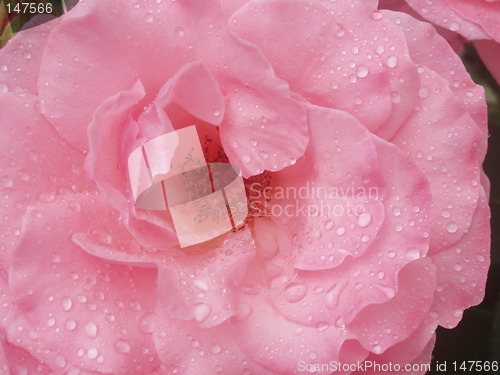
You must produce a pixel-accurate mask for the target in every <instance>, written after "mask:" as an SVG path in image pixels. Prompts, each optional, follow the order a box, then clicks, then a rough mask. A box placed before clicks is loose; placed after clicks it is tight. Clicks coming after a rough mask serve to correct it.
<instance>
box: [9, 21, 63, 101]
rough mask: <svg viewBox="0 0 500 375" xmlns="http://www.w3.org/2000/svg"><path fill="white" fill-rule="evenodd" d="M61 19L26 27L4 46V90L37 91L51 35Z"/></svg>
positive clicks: (35, 92)
mask: <svg viewBox="0 0 500 375" xmlns="http://www.w3.org/2000/svg"><path fill="white" fill-rule="evenodd" d="M59 22H60V20H59V19H57V18H56V19H55V20H52V21H50V22H48V23H45V24H43V25H40V26H37V27H34V28H31V29H28V30H24V31H23V32H22V33H19V34H17V35H16V37H14V38H12V39H10V40H9V42H8V43H7V44H6V45H5V46H4V47H3V48H2V54H1V55H0V93H3V92H7V91H10V92H15V91H19V90H20V91H23V92H26V93H29V94H33V95H36V94H37V93H38V87H37V78H38V73H39V70H40V63H41V60H42V55H43V51H44V48H45V46H46V43H47V38H48V36H49V34H50V32H51V31H52V30H53V29H54V27H56V25H58V24H59Z"/></svg>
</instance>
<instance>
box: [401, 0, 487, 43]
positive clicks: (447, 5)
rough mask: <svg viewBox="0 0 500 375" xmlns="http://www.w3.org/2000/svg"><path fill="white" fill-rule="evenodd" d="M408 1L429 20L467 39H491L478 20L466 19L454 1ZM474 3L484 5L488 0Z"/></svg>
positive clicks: (407, 0)
mask: <svg viewBox="0 0 500 375" xmlns="http://www.w3.org/2000/svg"><path fill="white" fill-rule="evenodd" d="M460 1H462V0H460ZM406 2H407V3H408V4H409V5H410V6H411V7H412V8H413V9H415V10H416V11H417V12H418V13H419V14H420V15H421V16H422V17H424V18H425V19H427V20H428V21H430V22H432V23H435V24H437V25H439V26H442V27H445V28H447V29H449V30H451V31H454V32H459V33H460V34H461V35H463V36H464V37H466V38H467V39H489V35H488V34H487V32H486V31H485V30H484V29H483V28H482V27H481V26H480V25H479V24H478V23H477V22H476V21H474V20H468V19H465V18H464V17H463V16H462V15H461V14H460V13H459V12H458V11H457V9H456V8H455V6H454V5H453V2H452V1H448V0H433V1H432V4H429V3H428V2H427V1H426V0H406ZM474 3H475V4H481V5H479V6H482V3H486V2H485V1H475V2H474Z"/></svg>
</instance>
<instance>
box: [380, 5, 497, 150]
mask: <svg viewBox="0 0 500 375" xmlns="http://www.w3.org/2000/svg"><path fill="white" fill-rule="evenodd" d="M383 13H384V14H385V15H386V16H387V18H389V19H391V20H392V21H393V22H394V23H395V24H396V25H397V26H398V27H399V28H400V29H401V30H402V31H403V32H404V33H405V36H406V41H407V43H408V50H409V52H410V56H411V58H412V60H413V61H414V62H415V64H417V65H422V66H425V67H426V68H428V69H431V70H433V71H434V72H436V73H437V74H439V75H440V76H441V77H443V78H445V79H446V80H448V87H449V88H450V89H451V91H452V92H453V93H454V94H455V95H457V96H458V97H459V98H460V99H461V100H462V101H463V103H464V104H465V106H466V108H467V111H468V112H469V114H470V116H471V117H472V118H473V119H474V121H475V122H476V123H477V125H478V126H479V128H480V129H481V130H482V131H483V133H486V132H487V123H488V121H487V120H488V119H487V116H488V115H487V110H486V105H485V103H484V88H483V87H482V86H480V85H477V84H476V83H475V82H474V81H473V80H472V78H471V77H470V75H469V73H468V72H467V70H466V69H465V67H464V65H463V63H462V60H461V59H460V57H459V56H457V54H456V53H455V52H454V51H453V50H452V49H451V48H450V47H449V46H448V45H447V43H446V41H445V40H444V39H442V38H441V37H440V36H439V34H438V33H437V32H436V30H435V29H434V27H432V26H431V25H429V24H427V23H424V22H419V21H417V20H415V19H414V18H412V17H410V16H408V15H406V14H402V13H396V12H390V11H383ZM415 35H418V36H419V37H418V38H415ZM437 56H439V58H437ZM422 90H425V88H421V89H420V92H419V96H425V93H426V91H422ZM481 146H484V147H482V150H484V152H486V151H485V150H486V144H484V145H481Z"/></svg>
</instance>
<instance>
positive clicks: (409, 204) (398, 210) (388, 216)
mask: <svg viewBox="0 0 500 375" xmlns="http://www.w3.org/2000/svg"><path fill="white" fill-rule="evenodd" d="M374 139H375V144H376V147H377V153H378V158H379V166H380V173H381V174H382V176H383V178H384V180H385V184H386V186H388V187H390V189H388V190H387V196H386V197H385V198H384V206H385V219H384V223H383V224H382V226H381V228H380V229H379V231H378V235H377V239H376V240H375V242H374V243H373V244H372V246H371V247H370V248H369V249H368V251H367V252H366V253H365V254H364V255H363V256H362V257H360V258H357V259H353V260H350V261H346V262H344V264H343V265H342V266H339V267H337V268H336V269H335V272H331V271H314V272H310V271H295V270H291V269H290V263H291V262H292V261H293V258H291V257H290V254H289V250H288V249H287V248H286V247H285V248H280V249H279V252H277V255H276V256H275V258H273V259H272V266H273V267H271V266H270V265H268V266H267V268H266V270H265V271H266V273H267V277H268V278H269V279H270V280H269V281H268V283H270V289H271V292H270V293H271V297H272V301H273V304H274V305H275V306H276V308H277V309H278V310H279V311H280V312H281V313H282V314H283V315H284V316H285V317H287V318H288V319H290V320H293V321H297V322H300V323H301V324H303V325H308V326H315V327H325V326H326V327H328V326H329V325H332V324H334V325H337V326H339V327H343V326H344V325H345V324H348V323H349V322H350V321H352V320H353V319H354V318H355V317H356V315H357V314H358V313H359V311H361V310H362V309H363V308H364V307H366V306H368V305H370V304H376V303H383V302H385V301H388V300H390V299H392V298H393V297H394V295H395V294H396V293H397V291H398V282H397V275H398V273H399V271H400V269H401V268H402V267H403V266H404V265H405V264H407V263H410V262H412V261H414V260H416V259H418V258H421V257H423V256H425V254H426V253H427V250H428V245H429V239H428V233H429V231H430V229H431V223H430V221H429V215H430V212H431V211H430V205H431V196H430V193H429V186H428V183H427V181H426V180H425V178H424V176H423V175H422V173H421V172H420V171H419V170H418V168H417V167H416V166H415V164H414V163H413V162H412V161H411V160H410V159H409V158H408V157H407V156H406V155H404V154H403V152H401V151H400V150H399V149H398V148H397V147H395V146H394V145H391V144H389V143H387V142H385V141H382V140H380V139H377V138H374ZM257 220H258V219H257ZM370 225H371V224H370ZM256 229H257V228H256ZM281 231H286V229H281ZM272 232H273V233H279V232H278V230H276V229H274V230H272ZM278 236H279V235H278V234H277V235H276V237H277V238H278V239H279V237H278ZM257 240H258V241H259V237H257ZM289 241H292V239H289ZM276 242H277V243H278V245H280V246H281V244H282V243H283V241H280V240H278V241H276ZM257 251H258V252H259V250H257ZM264 275H265V274H264ZM259 277H260V278H262V276H255V277H254V278H259ZM248 282H249V281H247V283H248Z"/></svg>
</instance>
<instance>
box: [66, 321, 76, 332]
mask: <svg viewBox="0 0 500 375" xmlns="http://www.w3.org/2000/svg"><path fill="white" fill-rule="evenodd" d="M64 328H66V329H67V330H68V331H73V330H74V329H75V328H76V322H75V321H74V320H73V319H68V320H67V321H66V324H65V325H64Z"/></svg>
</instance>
